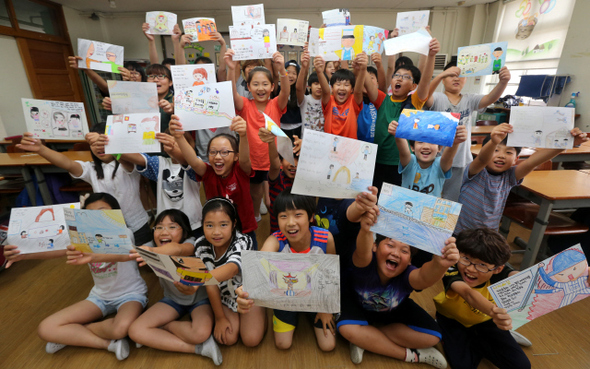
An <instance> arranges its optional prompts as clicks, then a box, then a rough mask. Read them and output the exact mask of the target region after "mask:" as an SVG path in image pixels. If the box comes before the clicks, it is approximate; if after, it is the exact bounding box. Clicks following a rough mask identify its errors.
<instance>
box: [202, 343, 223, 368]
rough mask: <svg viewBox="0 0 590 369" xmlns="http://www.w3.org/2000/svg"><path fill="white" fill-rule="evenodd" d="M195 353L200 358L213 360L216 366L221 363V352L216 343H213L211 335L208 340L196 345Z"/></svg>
mask: <svg viewBox="0 0 590 369" xmlns="http://www.w3.org/2000/svg"><path fill="white" fill-rule="evenodd" d="M195 353H197V354H199V355H201V356H206V357H208V358H211V359H212V360H213V363H215V365H218V366H219V365H221V363H222V362H223V357H222V356H221V351H220V350H219V346H217V343H215V339H214V338H213V335H211V336H209V338H207V340H206V341H205V342H203V343H201V344H200V345H197V346H196V347H195Z"/></svg>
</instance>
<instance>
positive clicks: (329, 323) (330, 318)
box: [313, 313, 336, 337]
mask: <svg viewBox="0 0 590 369" xmlns="http://www.w3.org/2000/svg"><path fill="white" fill-rule="evenodd" d="M318 320H321V321H322V327H323V328H324V337H328V330H330V333H332V335H333V336H335V335H336V323H335V322H334V315H332V314H329V313H317V314H316V315H315V320H314V321H313V323H314V324H315V323H317V321H318Z"/></svg>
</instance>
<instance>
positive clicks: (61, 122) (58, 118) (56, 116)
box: [53, 112, 66, 127]
mask: <svg viewBox="0 0 590 369" xmlns="http://www.w3.org/2000/svg"><path fill="white" fill-rule="evenodd" d="M53 121H54V122H55V125H56V126H57V127H64V126H65V124H66V117H65V116H64V115H63V114H62V113H60V112H56V113H53Z"/></svg>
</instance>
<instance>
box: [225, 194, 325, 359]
mask: <svg viewBox="0 0 590 369" xmlns="http://www.w3.org/2000/svg"><path fill="white" fill-rule="evenodd" d="M314 209H315V200H314V198H313V197H308V196H300V195H293V194H291V189H287V190H285V191H283V192H281V193H280V194H279V196H277V199H276V200H275V203H274V212H275V214H277V217H278V219H279V229H280V231H277V232H275V233H273V234H272V235H270V236H269V237H268V238H267V239H266V241H265V242H264V246H262V249H261V251H268V252H285V253H312V254H335V248H334V238H333V237H332V235H331V234H330V232H328V231H326V230H324V229H321V228H318V227H314V226H311V225H310V223H311V222H312V221H313V212H314ZM236 293H237V294H238V296H239V298H238V304H240V305H241V306H240V308H239V309H238V311H240V310H241V311H243V312H248V310H250V309H252V308H254V306H253V304H254V301H253V300H247V299H246V297H247V294H245V293H244V292H243V290H242V289H241V288H238V289H237V290H236ZM272 320H273V330H274V332H275V345H276V347H277V348H279V349H283V350H286V349H288V348H290V347H291V344H292V343H293V333H294V332H295V327H296V326H297V321H298V315H297V312H292V311H283V310H277V309H275V310H274V315H273V319H272ZM328 331H330V333H331V334H328ZM314 332H315V336H316V339H317V342H318V346H319V347H320V349H321V350H322V351H332V350H333V349H334V347H335V346H336V336H335V334H336V332H335V330H334V318H333V316H332V314H327V313H317V314H316V315H315V320H314Z"/></svg>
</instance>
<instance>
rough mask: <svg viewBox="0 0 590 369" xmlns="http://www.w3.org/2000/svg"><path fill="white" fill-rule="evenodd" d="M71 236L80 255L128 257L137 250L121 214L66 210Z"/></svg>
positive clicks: (117, 211) (110, 211)
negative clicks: (95, 254) (133, 250)
mask: <svg viewBox="0 0 590 369" xmlns="http://www.w3.org/2000/svg"><path fill="white" fill-rule="evenodd" d="M64 217H65V220H66V224H67V227H66V229H67V230H68V233H69V235H70V240H71V242H72V245H73V246H74V247H75V248H76V250H78V251H82V252H92V253H100V254H128V253H129V251H130V250H131V249H132V248H133V247H134V246H133V243H132V241H131V238H130V235H132V233H131V231H130V230H129V229H128V228H127V226H126V225H125V219H124V218H123V213H122V212H121V210H86V209H69V208H64Z"/></svg>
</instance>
